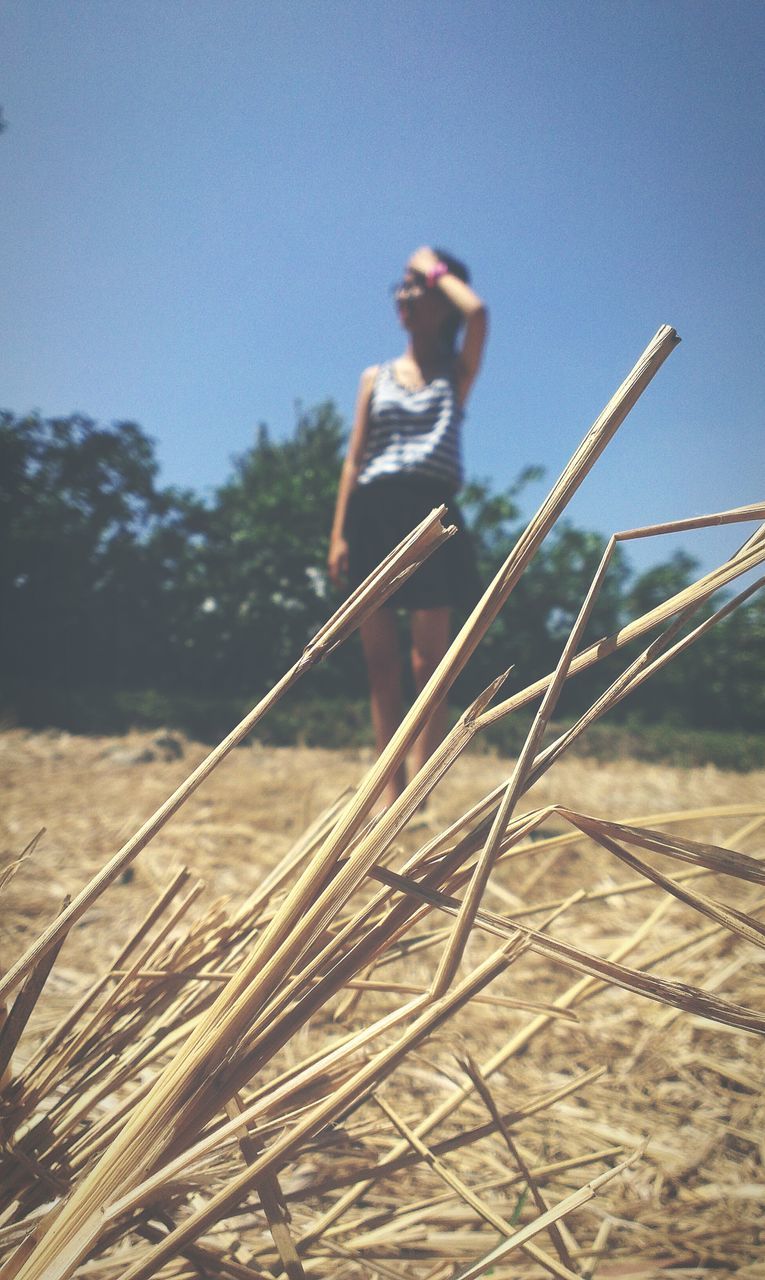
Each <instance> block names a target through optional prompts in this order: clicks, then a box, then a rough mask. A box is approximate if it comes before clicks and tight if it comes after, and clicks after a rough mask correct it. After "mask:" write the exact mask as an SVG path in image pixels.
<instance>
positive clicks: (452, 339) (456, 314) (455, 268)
mask: <svg viewBox="0 0 765 1280" xmlns="http://www.w3.org/2000/svg"><path fill="white" fill-rule="evenodd" d="M433 252H434V254H435V255H436V257H437V258H438V259H439V261H440V262H443V263H445V264H446V266H447V267H448V268H449V274H450V275H452V276H456V277H457V279H458V280H464V282H465V284H470V272H469V271H468V269H467V267H466V266H465V263H464V262H460V260H459V258H455V256H454V254H453V253H448V252H447V250H446V249H435V248H434V250H433ZM462 323H463V318H462V312H461V311H458V310H457V308H456V307H452V314H451V315H450V316H449V317H448V318H447V319H446V320H444V323H443V325H442V327H441V338H442V340H443V344H444V347H445V349H446V351H447V352H448V354H449V355H451V356H453V355H454V347H455V343H456V341H457V334H458V333H459V331H460V329H461V328H462Z"/></svg>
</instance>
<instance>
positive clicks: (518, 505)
mask: <svg viewBox="0 0 765 1280" xmlns="http://www.w3.org/2000/svg"><path fill="white" fill-rule="evenodd" d="M343 446H344V427H343V423H342V421H341V419H340V418H339V416H338V414H337V411H336V410H335V408H334V406H333V405H332V404H331V403H330V402H327V403H325V404H321V405H319V406H317V407H315V408H313V409H311V410H302V409H299V410H298V414H297V421H296V425H295V429H294V431H293V433H292V435H291V436H289V437H288V438H287V439H283V440H278V441H277V440H274V439H273V438H272V437H271V435H270V434H269V431H268V429H267V428H266V427H261V428H260V429H259V431H258V433H257V435H256V438H255V440H254V442H253V445H252V447H251V448H250V449H249V450H247V451H246V452H245V453H244V454H242V456H241V457H239V458H238V459H236V461H235V462H234V464H233V469H232V473H231V476H230V478H229V479H228V481H227V482H226V484H224V485H223V486H221V488H220V489H219V490H218V491H217V493H216V494H215V495H214V497H213V499H212V500H211V502H210V503H209V504H207V505H205V504H203V503H202V502H201V501H200V500H199V499H198V498H197V497H195V495H194V494H191V493H181V492H178V491H177V490H174V489H167V488H161V487H160V486H159V485H158V467H157V463H156V459H155V455H154V448H153V444H152V441H151V440H150V439H149V438H148V437H147V436H146V435H144V433H143V432H142V431H141V429H140V427H138V426H136V424H134V423H118V424H115V425H114V426H112V427H104V426H99V425H98V424H96V423H94V422H93V421H91V420H90V419H88V418H85V417H82V416H79V415H77V416H74V417H71V418H62V419H58V418H56V419H49V420H43V419H41V418H39V417H38V416H36V415H31V416H29V417H26V418H15V417H14V416H13V415H12V414H10V413H5V414H1V415H0V545H2V547H3V555H2V559H0V612H1V613H2V617H3V620H4V626H3V628H2V632H1V633H0V706H2V707H4V708H5V709H6V710H7V711H8V712H9V714H11V715H13V716H16V717H17V718H18V719H20V720H21V721H22V722H23V723H27V724H37V725H43V724H45V723H49V724H61V725H64V726H65V727H77V728H78V729H79V730H80V731H83V730H84V729H86V730H87V731H91V732H101V733H107V732H115V731H116V732H119V731H121V730H122V729H124V728H127V727H129V725H130V724H136V725H143V726H145V727H152V726H154V725H161V724H163V723H167V724H169V723H173V724H175V725H177V726H178V727H180V728H184V729H185V730H186V731H187V732H188V733H190V734H191V735H192V736H194V737H204V738H209V737H211V736H212V737H214V736H216V735H217V736H221V735H222V734H223V733H224V732H226V731H227V729H228V728H230V727H231V725H232V724H233V723H234V722H235V721H236V720H238V719H239V718H241V715H242V714H244V711H245V710H247V708H248V707H249V706H250V705H251V704H252V702H253V701H255V700H256V699H257V698H258V697H259V696H260V695H261V694H262V693H264V692H265V691H266V690H267V689H268V688H270V687H271V686H272V685H273V683H274V682H275V681H276V680H277V679H278V678H279V677H280V676H281V675H282V674H283V673H284V671H285V670H287V668H288V667H289V666H290V665H291V664H292V663H293V662H294V661H295V659H296V658H297V657H298V656H299V654H300V652H301V651H302V649H303V647H304V645H305V643H306V641H307V640H308V639H309V638H310V637H311V635H313V634H314V632H315V631H316V630H317V629H318V628H319V626H320V625H321V624H322V623H323V622H324V620H325V619H326V617H327V616H328V615H329V613H330V612H331V611H332V609H333V608H334V607H335V605H336V603H337V602H338V597H336V596H335V594H334V593H333V592H332V590H331V588H330V587H329V585H328V582H327V578H326V574H325V558H326V551H327V539H328V531H329V526H330V523H331V518H332V509H333V504H334V500H335V494H336V489H337V481H338V475H339V471H340V465H341V457H342V451H343ZM539 475H540V472H539V470H538V469H535V468H527V469H526V470H525V471H523V472H522V473H521V474H520V475H519V477H518V479H517V480H516V481H515V482H514V484H512V485H511V486H510V487H509V488H508V489H507V490H505V491H504V492H501V493H497V492H495V491H494V490H493V488H492V486H491V485H490V484H489V483H488V482H487V481H473V482H471V483H470V484H469V485H468V486H467V488H466V489H465V491H464V493H463V497H462V506H463V509H464V510H465V513H466V516H467V518H468V520H469V522H470V524H471V526H472V530H473V536H474V540H475V544H476V553H477V558H478V562H479V568H480V571H481V574H482V577H483V579H484V581H485V582H488V581H489V580H490V578H491V577H492V576H493V574H494V573H495V571H496V569H497V568H498V566H499V565H500V564H501V562H502V560H503V559H504V558H505V557H506V556H507V554H508V553H509V551H510V550H511V548H512V547H513V545H514V544H515V542H516V540H517V538H518V537H519V535H520V533H521V532H522V530H523V527H524V521H523V520H522V515H521V509H522V502H523V498H524V491H525V487H526V486H527V484H528V483H529V482H530V481H531V480H534V479H538V478H539ZM603 547H604V539H603V537H602V536H601V535H600V534H597V533H593V532H591V531H588V530H583V529H578V528H576V527H574V526H573V525H571V524H570V523H566V522H565V521H564V522H561V523H560V524H559V525H558V526H557V527H556V529H555V530H554V531H553V533H552V535H551V536H550V537H549V538H548V539H547V540H546V542H545V543H544V545H543V546H542V547H541V548H540V550H539V552H538V554H537V556H536V558H535V560H534V561H533V563H532V565H531V567H530V569H529V570H527V572H526V573H525V574H524V575H523V577H522V578H521V580H520V582H519V583H518V585H517V587H516V589H515V590H514V592H513V594H512V596H511V598H510V600H509V602H508V605H507V606H506V608H505V609H504V610H503V611H502V613H501V614H500V616H499V617H498V618H497V620H496V621H495V623H494V625H493V627H492V628H491V630H490V632H489V634H488V636H487V637H486V640H485V642H484V643H483V644H482V645H480V646H479V648H478V650H477V651H476V653H475V655H474V656H473V658H472V660H471V662H470V663H469V665H468V667H467V669H466V671H465V672H464V673H463V675H462V677H461V678H460V681H459V682H458V685H457V688H456V690H455V702H456V703H458V704H460V705H464V703H465V701H466V700H467V698H468V697H470V696H472V695H474V694H475V693H477V692H478V691H479V690H481V689H483V688H484V687H485V686H486V685H487V684H488V683H489V682H490V681H491V680H493V679H494V678H495V677H496V675H497V674H498V672H500V671H502V670H505V669H507V668H508V667H512V671H511V675H510V677H509V680H508V685H507V692H509V693H512V692H513V691H514V690H516V689H519V688H522V687H523V686H524V685H526V684H527V683H528V682H529V681H531V680H534V679H536V678H537V677H539V676H541V675H544V674H545V673H546V672H548V671H549V670H551V669H552V667H553V666H554V664H555V662H556V660H557V657H558V655H559V653H560V647H561V644H562V642H563V640H564V638H565V636H566V635H567V634H568V630H569V628H570V626H571V623H572V621H573V619H574V617H575V616H576V613H577V611H578V609H579V606H580V603H581V601H582V598H583V596H584V594H585V592H586V590H587V588H588V587H589V584H590V580H591V578H592V575H593V573H594V571H595V569H596V567H597V565H598V563H599V561H600V557H601V555H602V551H603ZM694 568H695V566H694V563H693V561H692V560H691V559H690V558H689V557H687V556H685V555H682V554H681V555H675V556H673V557H672V558H671V559H670V560H668V561H667V562H666V563H664V564H662V565H659V566H658V567H656V568H654V569H651V570H649V571H648V572H647V573H644V574H642V575H639V576H637V577H635V576H634V575H632V574H631V572H630V570H629V567H628V563H627V561H626V559H625V558H624V556H623V555H622V553H621V550H617V553H616V555H615V556H614V558H613V561H612V563H611V566H610V569H609V573H608V577H607V579H606V583H605V586H604V589H603V591H602V593H601V595H600V598H599V600H598V602H597V605H596V607H595V610H594V613H593V617H592V621H591V624H590V628H589V631H588V635H587V637H586V638H585V643H589V642H590V641H592V640H596V639H598V638H599V637H601V636H603V635H606V634H608V633H610V632H613V631H615V630H616V629H617V628H618V627H619V626H621V625H623V624H624V622H626V621H627V620H628V619H629V618H631V617H633V616H635V615H636V614H638V613H641V612H643V611H644V610H645V609H647V608H650V607H652V606H653V605H654V604H657V603H659V602H660V601H661V600H663V599H665V598H666V596H667V595H669V594H672V593H674V592H675V591H677V590H680V589H681V588H682V587H683V586H685V585H686V583H687V582H688V581H689V580H690V577H691V574H692V572H693V570H694ZM700 616H703V614H702V615H699V617H700ZM699 617H697V618H696V619H694V620H692V621H691V622H690V623H689V624H688V625H695V624H696V622H697V621H698V620H699ZM629 656H630V654H629V653H627V654H622V655H620V656H618V657H617V658H615V659H612V660H610V661H609V662H608V663H604V664H598V665H597V666H595V667H594V668H592V670H591V671H589V672H585V673H583V674H582V675H580V676H577V677H576V679H575V680H574V681H572V682H571V687H570V690H568V689H567V690H566V693H565V697H564V700H563V702H562V703H561V706H560V708H559V714H560V715H561V716H562V717H563V718H564V719H565V718H566V717H571V716H573V715H576V714H577V713H578V712H579V711H580V710H581V709H582V708H583V707H584V706H585V705H587V704H589V702H590V701H591V700H592V699H593V697H595V696H596V694H597V693H598V692H599V691H600V690H601V689H602V688H603V687H604V686H605V685H606V684H607V683H608V681H609V680H610V679H611V678H612V677H613V674H614V673H615V672H616V671H617V670H620V669H621V668H622V667H623V666H624V665H625V663H626V661H627V660H628V659H629ZM764 669H765V600H764V599H763V597H762V595H760V596H758V597H755V598H754V599H753V600H752V601H750V602H749V604H748V605H747V606H746V607H745V608H742V609H740V610H738V611H737V612H736V613H734V614H733V615H732V616H731V617H730V618H728V619H727V620H726V621H725V622H724V623H722V624H720V625H718V626H716V627H714V628H713V629H712V631H711V632H710V633H709V635H707V636H705V637H704V639H703V640H702V641H701V642H700V643H699V644H698V645H695V646H693V647H692V648H691V649H690V650H689V652H688V653H687V654H685V655H684V656H683V658H682V659H681V660H680V661H679V662H677V663H671V664H669V666H668V667H667V669H666V670H665V671H662V672H660V673H659V674H658V676H657V677H655V678H654V679H653V680H651V681H649V682H648V683H647V684H646V686H645V687H644V689H643V690H641V691H640V693H639V694H638V695H637V696H635V697H633V698H631V699H629V700H627V701H626V702H625V703H624V704H623V706H622V707H621V708H619V709H618V711H617V713H616V716H612V717H610V720H612V721H613V720H614V719H617V720H618V719H619V717H622V718H623V717H624V716H629V717H630V724H631V726H632V727H631V728H630V729H629V734H630V735H632V736H631V737H630V738H629V740H630V742H631V748H630V749H631V750H632V752H633V754H634V753H635V752H638V751H639V750H651V749H653V748H651V747H645V746H643V747H641V746H640V745H639V743H638V738H639V740H640V743H642V744H645V743H654V744H656V743H657V742H661V743H662V745H661V747H660V750H661V751H662V752H663V755H662V757H661V758H668V756H669V757H671V758H674V754H673V753H676V754H677V756H678V758H679V757H680V756H684V757H685V758H687V759H689V760H690V754H689V748H688V747H687V745H686V744H681V745H679V746H677V747H676V746H675V745H673V742H674V739H673V738H672V733H674V732H676V731H677V732H680V730H682V729H683V728H687V727H691V728H693V729H695V730H706V729H721V728H724V729H727V730H731V731H748V732H749V733H750V734H757V733H761V732H762V730H763V727H764V726H765V680H764V679H763V675H764V674H765V670H764ZM309 683H310V698H309V699H308V701H303V700H301V701H300V702H294V703H290V704H289V705H288V706H285V707H280V708H279V710H278V711H277V712H276V714H275V715H274V716H272V717H270V718H269V722H268V725H267V726H266V727H264V730H263V733H264V734H266V735H271V736H270V740H271V741H275V742H276V741H284V742H291V741H294V740H296V738H301V737H302V740H304V741H306V742H310V743H317V744H319V743H323V744H324V745H341V744H342V743H343V742H344V741H345V740H346V738H347V737H348V735H350V739H351V740H353V741H357V740H359V741H362V740H363V741H367V740H368V735H369V728H368V721H367V717H366V711H365V710H364V706H365V697H366V680H365V674H364V671H363V664H362V661H361V654H360V647H359V646H358V645H357V644H350V645H346V646H344V648H343V649H342V650H341V651H340V652H339V653H338V654H336V655H334V656H333V657H332V658H331V659H330V661H329V662H327V663H326V664H323V665H322V666H321V667H320V668H319V669H318V670H317V671H316V672H314V673H312V675H311V677H310V682H309ZM147 689H148V690H152V691H153V692H150V693H146V692H145V691H146V690H147ZM118 690H119V691H120V692H116V691H118ZM338 699H341V700H342V701H341V702H338ZM339 707H340V708H341V709H340V710H338V708H339ZM348 708H356V710H349V709H348ZM301 717H302V719H301ZM522 719H523V717H521V720H522ZM656 723H661V725H663V726H664V728H663V729H662V731H661V732H651V733H648V732H647V731H646V727H645V726H647V725H650V724H656ZM638 724H639V725H640V726H642V727H641V728H640V731H639V733H638V730H637V729H636V728H635V726H636V725H638ZM301 725H302V727H301ZM602 728H603V729H604V728H605V726H604V727H602ZM496 732H497V734H499V737H498V738H497V739H496V741H497V744H498V745H501V746H502V748H503V749H504V750H509V751H512V750H514V749H516V748H517V743H516V739H517V738H518V737H519V735H520V733H521V732H522V724H521V723H520V722H519V719H518V717H514V718H513V721H512V722H508V723H507V724H506V725H503V726H499V727H498V729H497V731H496ZM600 732H601V727H596V729H595V731H594V733H593V732H591V734H590V740H591V741H592V742H593V743H597V742H598V741H599V739H598V736H597V735H598V733H600ZM624 732H625V733H627V732H628V731H627V730H626V729H625V730H624ZM662 734H663V738H662ZM697 738H698V741H699V742H701V741H702V738H701V736H700V735H697ZM604 741H605V739H604ZM592 749H593V750H595V749H596V747H595V746H593V748H592ZM611 749H617V748H615V747H614V744H613V742H612V743H611V746H610V747H609V750H611ZM657 749H658V748H657ZM704 749H706V748H704ZM699 750H701V748H699ZM709 750H712V748H711V747H710V748H709ZM714 751H715V752H716V753H717V758H719V756H720V753H721V752H722V748H721V747H719V744H718V745H717V746H714ZM732 753H733V754H732V758H735V759H737V760H740V759H742V758H747V759H754V758H755V757H756V748H755V747H753V746H747V745H746V744H744V742H743V740H740V741H737V745H734V747H733V748H732Z"/></svg>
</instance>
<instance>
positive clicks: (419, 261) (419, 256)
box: [406, 244, 441, 278]
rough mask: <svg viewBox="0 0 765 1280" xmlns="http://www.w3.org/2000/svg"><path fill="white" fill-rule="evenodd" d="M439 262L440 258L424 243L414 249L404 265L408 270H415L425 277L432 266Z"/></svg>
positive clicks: (437, 264)
mask: <svg viewBox="0 0 765 1280" xmlns="http://www.w3.org/2000/svg"><path fill="white" fill-rule="evenodd" d="M440 262H441V259H440V258H439V257H438V256H437V255H436V254H435V253H434V252H433V250H432V249H431V248H429V246H428V245H426V244H425V245H422V247H421V248H419V249H415V251H414V253H413V254H412V256H411V258H410V259H409V261H408V262H407V264H406V265H407V267H408V269H409V270H410V271H416V272H417V274H418V275H420V276H425V277H426V278H427V276H428V275H429V274H430V272H431V271H432V270H433V268H434V267H437V266H439V265H440Z"/></svg>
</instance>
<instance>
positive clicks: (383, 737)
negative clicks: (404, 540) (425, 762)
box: [360, 609, 406, 804]
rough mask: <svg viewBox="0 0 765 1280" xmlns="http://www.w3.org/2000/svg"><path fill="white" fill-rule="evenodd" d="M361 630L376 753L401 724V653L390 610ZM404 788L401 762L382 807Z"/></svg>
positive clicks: (395, 797) (362, 626) (404, 771)
mask: <svg viewBox="0 0 765 1280" xmlns="http://www.w3.org/2000/svg"><path fill="white" fill-rule="evenodd" d="M360 630H361V643H362V646H363V649H364V658H365V660H366V664H367V674H368V676H369V696H370V702H371V706H372V724H373V726H374V731H375V742H376V745H377V751H378V754H379V752H381V751H382V750H383V748H384V747H387V745H388V743H389V742H390V740H391V738H392V737H393V734H394V733H395V732H396V729H397V728H398V726H399V724H400V723H401V651H400V648H399V642H398V630H397V625H396V615H395V613H394V611H393V610H392V609H378V610H377V613H375V614H373V615H372V617H371V618H367V620H366V622H362V624H361V628H360ZM405 786H406V766H405V765H404V764H403V763H402V764H401V765H400V766H399V768H398V769H397V770H396V772H395V774H394V775H393V777H392V778H391V780H390V782H389V783H388V786H387V787H386V789H385V792H384V793H383V800H384V801H385V804H392V803H393V801H394V800H395V799H397V797H398V796H400V795H401V792H402V791H403V790H404V787H405Z"/></svg>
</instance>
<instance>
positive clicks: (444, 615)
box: [411, 608, 451, 774]
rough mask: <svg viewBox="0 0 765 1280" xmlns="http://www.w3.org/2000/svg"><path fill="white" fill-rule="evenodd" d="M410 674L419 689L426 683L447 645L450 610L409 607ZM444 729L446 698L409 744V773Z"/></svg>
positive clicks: (428, 753)
mask: <svg viewBox="0 0 765 1280" xmlns="http://www.w3.org/2000/svg"><path fill="white" fill-rule="evenodd" d="M411 625H412V674H413V676H414V686H415V689H416V690H417V692H418V693H419V692H420V690H421V689H423V688H424V686H425V685H426V684H427V682H428V680H429V679H430V677H431V676H432V674H433V672H434V671H435V669H436V667H437V666H438V664H439V662H440V661H441V659H442V658H443V656H444V654H445V653H446V650H447V649H448V648H449V641H450V639H451V610H450V609H448V608H444V609H413V610H412V614H411ZM445 732H446V699H444V701H443V702H441V703H439V705H438V706H437V707H436V708H435V710H434V711H433V713H432V715H431V716H430V718H429V719H428V720H427V721H426V723H425V725H424V726H423V729H422V731H421V733H420V734H419V736H418V737H417V738H416V740H415V742H414V744H413V746H412V773H413V774H414V773H417V772H418V771H419V770H420V769H421V768H422V766H423V765H424V763H425V761H426V760H427V759H429V757H430V756H431V755H432V754H433V752H434V751H435V749H436V747H437V746H438V744H439V743H440V742H441V740H442V738H443V736H444V733H445Z"/></svg>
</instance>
